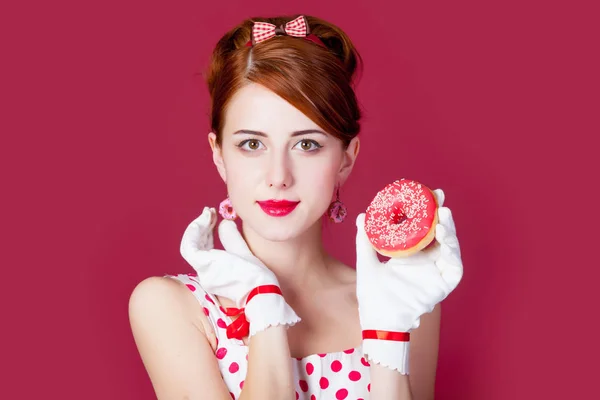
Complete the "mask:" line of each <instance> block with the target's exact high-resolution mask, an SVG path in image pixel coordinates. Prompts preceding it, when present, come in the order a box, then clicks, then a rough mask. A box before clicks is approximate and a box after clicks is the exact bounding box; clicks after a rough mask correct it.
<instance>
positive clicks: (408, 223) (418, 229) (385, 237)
mask: <svg viewBox="0 0 600 400" xmlns="http://www.w3.org/2000/svg"><path fill="white" fill-rule="evenodd" d="M436 207H437V204H436V201H435V197H434V196H433V193H432V192H431V191H430V190H429V189H428V188H427V187H426V186H424V185H422V184H421V183H419V182H416V181H412V180H408V179H402V180H397V181H395V182H393V183H391V184H389V185H387V186H386V187H385V188H384V189H383V190H381V191H380V192H378V193H377V195H376V196H375V198H374V199H373V201H372V202H371V204H370V205H369V207H368V208H367V212H366V217H365V232H366V234H367V236H368V237H369V240H370V241H371V243H372V244H373V245H374V247H375V248H376V249H377V250H383V251H384V252H395V251H403V250H406V249H409V248H411V247H414V246H416V245H417V244H418V243H420V242H421V241H422V240H423V239H424V238H425V237H426V236H427V235H428V233H429V232H430V230H431V226H432V224H433V221H434V217H435V210H436ZM380 252H381V251H380Z"/></svg>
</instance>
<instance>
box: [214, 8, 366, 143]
mask: <svg viewBox="0 0 600 400" xmlns="http://www.w3.org/2000/svg"><path fill="white" fill-rule="evenodd" d="M294 18H295V17H285V16H284V17H275V18H251V19H247V20H245V21H243V22H242V23H241V24H239V25H238V26H236V27H235V28H233V29H231V30H230V31H229V32H227V33H226V34H225V35H224V36H223V37H222V38H221V39H220V40H219V42H218V43H217V45H216V47H215V49H214V51H213V54H212V59H211V63H210V66H209V69H208V74H207V84H208V89H209V92H210V97H211V110H210V124H211V129H212V131H213V132H214V133H215V134H216V135H217V144H218V145H221V143H222V128H223V124H224V116H225V111H226V110H227V105H228V103H229V101H230V100H231V98H232V96H233V95H234V94H235V92H236V91H237V90H239V89H240V88H242V87H243V86H244V85H246V84H248V83H251V82H253V83H257V84H260V85H262V86H264V87H266V88H267V89H269V90H271V91H272V92H274V93H275V94H277V95H278V96H280V97H281V98H283V99H285V100H286V101H287V102H289V103H290V104H292V105H293V106H294V107H296V108H297V109H298V110H300V111H301V112H302V113H303V114H305V115H306V116H308V117H309V118H310V119H311V120H312V121H314V122H315V123H316V124H317V125H319V126H320V127H322V128H323V129H324V130H325V131H326V132H327V133H329V134H331V135H333V136H335V137H336V138H338V139H340V140H341V141H342V143H343V145H344V147H347V146H348V144H349V143H350V140H352V138H354V137H355V136H356V135H357V134H358V133H359V131H360V124H359V120H360V117H361V113H360V110H359V107H358V102H357V99H356V94H355V93H354V88H353V83H354V75H355V72H356V71H357V70H359V69H360V67H362V60H361V58H360V55H359V53H358V52H357V50H356V49H355V47H354V45H353V44H352V42H351V41H350V38H349V37H348V36H347V35H346V34H345V33H344V32H343V31H342V30H341V29H340V28H338V27H337V26H335V25H333V24H331V23H329V22H326V21H324V20H322V19H319V18H315V17H311V16H306V21H307V22H308V26H309V29H310V33H311V34H313V35H315V36H317V37H318V38H319V39H320V40H321V41H322V42H323V43H324V44H325V46H326V47H327V48H324V47H323V46H320V45H318V44H316V43H314V42H311V41H309V40H306V39H304V38H297V37H291V36H285V35H281V36H279V35H278V36H275V37H272V38H270V39H267V40H265V41H263V42H260V43H257V44H256V45H254V46H246V43H248V41H249V40H250V39H251V33H252V25H253V23H254V22H268V23H271V24H273V25H275V26H280V25H282V24H285V23H287V22H289V21H291V20H293V19H294Z"/></svg>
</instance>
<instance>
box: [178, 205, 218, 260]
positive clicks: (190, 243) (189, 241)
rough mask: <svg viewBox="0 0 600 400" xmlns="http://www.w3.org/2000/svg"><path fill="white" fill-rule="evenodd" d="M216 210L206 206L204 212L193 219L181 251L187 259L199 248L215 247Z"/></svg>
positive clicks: (186, 231) (182, 239)
mask: <svg viewBox="0 0 600 400" xmlns="http://www.w3.org/2000/svg"><path fill="white" fill-rule="evenodd" d="M215 221H216V210H215V209H214V208H209V207H204V210H203V211H202V214H200V216H199V217H198V218H196V219H195V220H193V221H192V222H191V223H190V224H189V225H188V227H187V228H186V229H185V231H184V233H183V237H182V238H181V245H180V248H179V251H180V253H181V255H182V256H183V258H185V259H186V260H187V259H188V258H189V257H190V256H191V254H193V253H195V252H197V251H198V250H210V249H212V248H213V247H214V240H213V233H212V230H213V227H214V224H215Z"/></svg>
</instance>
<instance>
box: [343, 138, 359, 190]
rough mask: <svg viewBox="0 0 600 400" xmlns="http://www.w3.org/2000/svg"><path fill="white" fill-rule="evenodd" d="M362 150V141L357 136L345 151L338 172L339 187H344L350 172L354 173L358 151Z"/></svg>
mask: <svg viewBox="0 0 600 400" xmlns="http://www.w3.org/2000/svg"><path fill="white" fill-rule="evenodd" d="M359 150H360V139H359V138H358V136H355V137H354V138H353V139H352V140H351V141H350V144H348V147H347V148H346V150H345V151H344V155H343V159H342V165H340V171H339V172H338V182H339V185H340V186H341V185H343V184H344V182H346V179H348V176H349V175H350V172H352V168H353V167H354V162H355V161H356V157H358V151H359Z"/></svg>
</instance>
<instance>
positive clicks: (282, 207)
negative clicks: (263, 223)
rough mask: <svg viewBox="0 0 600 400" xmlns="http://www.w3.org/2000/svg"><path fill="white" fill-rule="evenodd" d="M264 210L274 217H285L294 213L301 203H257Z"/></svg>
mask: <svg viewBox="0 0 600 400" xmlns="http://www.w3.org/2000/svg"><path fill="white" fill-rule="evenodd" d="M257 203H258V205H259V206H260V208H262V210H263V211H264V212H265V213H266V214H267V215H270V216H272V217H284V216H286V215H288V214H289V213H291V212H292V211H294V209H295V208H296V206H297V205H298V204H299V203H300V202H299V201H289V200H265V201H257Z"/></svg>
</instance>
